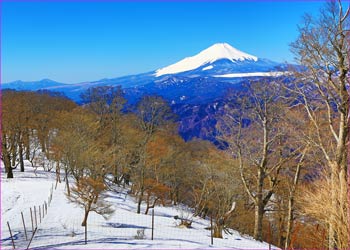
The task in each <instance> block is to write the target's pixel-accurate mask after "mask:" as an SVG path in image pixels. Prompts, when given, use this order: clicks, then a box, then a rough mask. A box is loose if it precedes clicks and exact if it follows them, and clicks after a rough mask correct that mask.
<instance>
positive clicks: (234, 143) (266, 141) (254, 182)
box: [218, 1, 350, 249]
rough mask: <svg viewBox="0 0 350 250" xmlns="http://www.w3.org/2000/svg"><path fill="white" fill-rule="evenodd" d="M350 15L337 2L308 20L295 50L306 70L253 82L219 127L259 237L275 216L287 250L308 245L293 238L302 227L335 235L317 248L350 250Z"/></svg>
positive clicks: (278, 241)
mask: <svg viewBox="0 0 350 250" xmlns="http://www.w3.org/2000/svg"><path fill="white" fill-rule="evenodd" d="M349 12H350V10H349V8H347V10H344V9H343V7H342V3H341V1H338V2H336V1H330V2H327V3H326V5H325V6H324V8H323V9H322V10H321V11H320V15H319V17H317V18H313V17H311V16H308V15H307V16H305V18H304V22H303V23H302V25H301V26H300V27H299V32H300V35H299V37H298V39H297V40H296V41H295V42H294V43H292V44H291V48H292V51H293V52H294V53H295V55H296V60H297V62H298V64H299V65H301V67H299V68H298V69H291V75H289V76H288V78H287V79H279V81H278V80H275V81H268V82H261V81H260V82H253V83H251V84H250V85H249V86H248V87H247V89H248V91H249V94H248V96H247V95H239V94H238V95H235V96H234V98H232V101H231V102H230V103H229V104H228V105H227V110H226V111H225V112H224V114H223V115H222V117H221V119H220V120H219V122H218V130H219V132H220V133H219V134H220V135H219V137H220V139H222V140H223V142H224V143H225V144H226V146H227V150H226V151H227V153H228V154H229V155H230V156H231V157H232V159H233V160H234V161H236V166H237V168H239V170H240V178H241V181H242V183H243V186H244V189H245V191H246V193H247V195H248V196H249V200H250V201H251V202H252V203H253V206H254V208H255V209H254V210H255V218H254V225H255V226H254V238H255V239H258V240H262V239H263V231H264V230H263V223H264V217H267V218H266V219H265V221H267V222H268V223H269V224H270V223H273V227H274V231H275V232H276V233H277V235H278V239H276V244H278V245H279V246H284V247H285V248H288V247H291V243H294V244H292V246H299V247H305V245H302V243H300V242H299V245H298V242H295V237H293V234H294V235H296V234H297V231H298V230H299V229H298V230H297V229H296V228H295V227H294V225H296V224H298V223H299V224H298V225H299V226H300V225H303V224H304V225H305V224H308V225H310V224H316V225H317V227H315V228H317V229H320V232H321V231H323V230H325V231H326V232H327V234H324V235H323V238H325V240H323V239H322V240H321V241H319V242H317V243H315V242H314V243H313V244H322V242H323V243H324V245H318V246H319V247H325V246H328V247H329V248H330V249H336V248H341V249H347V248H349V199H348V197H349V181H348V179H349V174H348V164H347V163H348V155H347V154H348V153H347V147H348V146H349V104H350V103H349V87H350V84H349V83H350V81H349V59H350V57H349V48H350V47H349V33H350V25H349V24H350V22H349ZM321 229H322V230H321ZM321 238H322V237H321ZM293 241H294V242H293ZM315 246H316V245H309V247H315Z"/></svg>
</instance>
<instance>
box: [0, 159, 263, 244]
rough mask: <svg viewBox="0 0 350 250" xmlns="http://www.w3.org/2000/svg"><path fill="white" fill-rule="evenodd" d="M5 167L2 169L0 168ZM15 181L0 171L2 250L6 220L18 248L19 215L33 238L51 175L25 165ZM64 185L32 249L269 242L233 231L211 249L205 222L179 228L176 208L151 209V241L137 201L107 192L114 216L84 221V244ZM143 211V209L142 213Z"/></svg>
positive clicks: (78, 212)
mask: <svg viewBox="0 0 350 250" xmlns="http://www.w3.org/2000/svg"><path fill="white" fill-rule="evenodd" d="M1 165H2V166H3V164H1ZM14 175H15V178H14V179H6V178H5V176H4V170H3V169H1V205H2V209H1V249H12V246H11V240H10V237H9V231H8V229H7V224H6V223H7V221H9V223H10V226H11V228H12V233H13V235H14V238H15V244H16V248H19V249H21V248H26V247H27V244H28V241H26V240H25V237H24V230H23V225H22V221H21V216H20V212H21V211H22V212H23V214H24V218H25V223H26V226H27V230H28V235H31V231H32V229H31V222H30V213H29V208H30V207H33V206H34V205H40V204H43V201H44V200H47V196H48V193H49V190H50V188H51V187H52V184H54V182H55V173H54V172H51V173H48V172H43V171H42V170H38V171H37V174H36V175H35V174H34V173H33V171H32V168H31V167H30V166H29V164H28V162H27V164H26V172H24V173H20V172H18V171H17V170H15V172H14ZM64 193H65V185H64V183H61V184H58V187H57V189H56V190H54V192H53V199H52V202H51V204H50V206H49V207H48V213H47V215H45V217H44V218H43V219H42V222H41V223H39V218H38V223H39V225H38V231H37V233H36V234H35V236H34V238H33V241H32V243H31V245H30V248H31V249H47V248H55V249H83V248H86V249H115V248H119V249H120V248H122V249H126V248H131V249H135V248H137V249H139V248H162V249H164V248H171V249H174V248H176V249H177V248H187V249H188V248H191V249H204V248H219V249H223V248H231V249H268V247H269V246H268V244H267V243H262V242H257V241H255V240H253V239H251V238H250V237H248V236H241V235H240V234H239V233H238V232H236V231H234V230H231V233H232V234H225V236H224V238H223V239H214V245H213V246H211V245H210V231H208V230H206V229H205V227H208V226H209V221H208V220H203V219H200V218H193V219H194V221H193V223H192V226H193V228H190V229H188V228H179V227H177V226H176V221H175V219H174V218H173V217H174V216H175V215H180V216H181V215H185V216H186V215H188V213H189V212H188V211H189V210H188V209H185V208H179V207H178V208H174V207H156V208H155V229H154V240H153V241H152V240H151V238H150V237H151V216H150V215H143V214H136V213H135V211H136V203H135V200H134V199H133V198H132V197H130V196H129V195H128V194H127V190H120V192H110V193H109V201H110V202H111V203H113V206H114V208H115V213H114V214H113V216H112V217H110V218H109V219H108V220H104V219H103V218H102V217H101V216H98V215H96V214H94V213H91V214H90V215H89V219H88V244H87V245H85V244H84V228H83V227H81V226H80V224H81V221H82V217H83V210H82V208H79V207H76V206H75V205H74V204H71V203H68V202H67V199H66V197H65V194H64ZM144 209H145V207H143V208H142V211H144ZM138 230H141V231H144V233H145V237H144V239H135V236H136V235H137V234H138V232H137V231H138Z"/></svg>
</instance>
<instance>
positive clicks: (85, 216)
mask: <svg viewBox="0 0 350 250" xmlns="http://www.w3.org/2000/svg"><path fill="white" fill-rule="evenodd" d="M89 212H90V208H85V214H84V220H83V222H82V223H81V226H82V227H85V226H86V225H87V219H88V216H89Z"/></svg>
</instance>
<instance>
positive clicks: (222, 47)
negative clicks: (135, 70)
mask: <svg viewBox="0 0 350 250" xmlns="http://www.w3.org/2000/svg"><path fill="white" fill-rule="evenodd" d="M220 59H226V60H229V61H231V62H233V63H234V62H236V61H245V60H250V61H257V60H258V58H257V57H256V56H252V55H249V54H247V53H244V52H242V51H240V50H238V49H236V48H233V47H232V46H231V45H229V44H227V43H216V44H214V45H212V46H210V47H209V48H207V49H205V50H203V51H201V52H200V53H198V54H197V55H195V56H191V57H186V58H185V59H183V60H181V61H179V62H177V63H174V64H172V65H170V66H167V67H165V68H161V69H158V70H157V71H156V76H161V75H166V74H177V73H180V72H185V71H189V70H193V69H197V68H199V67H201V66H203V65H207V64H208V63H209V64H210V63H213V62H215V61H218V60H220ZM205 69H210V67H209V66H206V67H205V68H204V70H205Z"/></svg>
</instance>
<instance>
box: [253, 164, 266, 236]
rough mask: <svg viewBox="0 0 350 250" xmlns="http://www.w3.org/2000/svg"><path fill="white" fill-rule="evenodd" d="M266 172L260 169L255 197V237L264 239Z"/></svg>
mask: <svg viewBox="0 0 350 250" xmlns="http://www.w3.org/2000/svg"><path fill="white" fill-rule="evenodd" d="M263 185H264V173H263V171H262V170H261V169H259V171H258V186H257V194H256V197H255V198H256V199H255V201H254V202H255V220H254V239H255V240H259V241H262V221H263V216H264V207H265V206H264V201H263Z"/></svg>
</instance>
